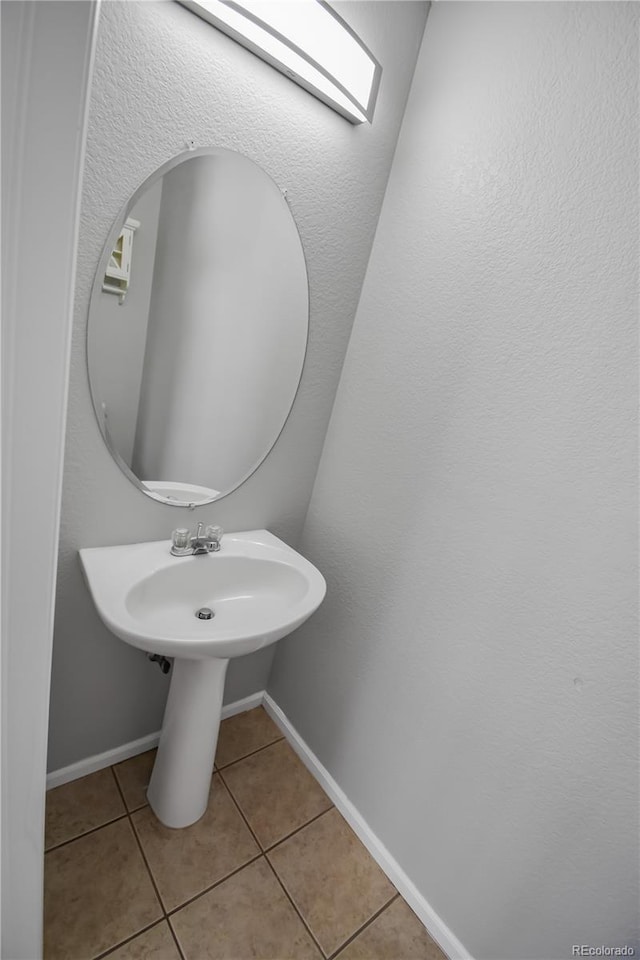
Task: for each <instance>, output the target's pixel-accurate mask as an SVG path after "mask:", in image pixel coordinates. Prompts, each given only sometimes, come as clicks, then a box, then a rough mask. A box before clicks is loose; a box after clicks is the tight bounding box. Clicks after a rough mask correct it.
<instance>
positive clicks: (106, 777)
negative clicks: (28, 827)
mask: <svg viewBox="0 0 640 960" xmlns="http://www.w3.org/2000/svg"><path fill="white" fill-rule="evenodd" d="M125 812H126V811H125V809H124V806H123V803H122V798H121V797H120V794H119V792H118V788H117V786H116V783H115V780H114V779H113V774H112V773H111V770H110V769H109V768H107V769H106V770H98V771H97V773H90V774H89V776H88V777H81V779H80V780H73V781H72V782H71V783H64V784H63V785H62V786H61V787H55V788H54V789H53V790H49V791H48V792H47V812H46V827H45V849H46V850H49V849H50V848H51V847H55V846H57V844H59V843H64V842H65V840H72V839H73V838H74V837H79V836H80V835H81V834H83V833H86V832H87V830H93V829H94V828H95V827H100V826H102V824H103V823H109V821H111V820H115V819H116V818H117V817H121V816H123V815H124V814H125Z"/></svg>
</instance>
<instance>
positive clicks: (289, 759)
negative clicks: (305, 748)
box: [222, 740, 331, 849]
mask: <svg viewBox="0 0 640 960" xmlns="http://www.w3.org/2000/svg"><path fill="white" fill-rule="evenodd" d="M222 777H223V778H224V781H225V783H226V784H227V786H228V787H229V790H230V791H231V793H232V794H233V796H234V797H235V799H236V800H237V802H238V804H239V805H240V807H241V809H242V812H243V813H244V815H245V817H246V818H247V820H248V821H249V823H250V825H251V829H252V830H253V831H254V833H255V834H256V836H257V838H258V840H259V841H260V843H261V844H262V846H263V847H264V848H265V849H266V848H267V847H270V846H272V845H273V844H274V843H277V842H278V840H282V839H283V837H286V836H287V835H288V834H289V833H292V831H293V830H297V828H298V827H301V826H303V825H304V824H305V823H308V822H309V820H311V819H312V818H313V817H316V816H317V815H318V814H319V813H322V811H323V810H328V809H329V807H330V806H331V800H329V798H328V796H327V795H326V793H325V792H324V790H323V789H322V788H321V787H320V786H319V785H318V783H317V782H316V781H315V780H314V778H313V777H312V776H311V774H310V773H309V771H308V770H307V769H306V767H305V765H304V764H303V763H302V761H301V760H300V759H299V758H298V757H297V756H296V754H295V753H294V752H293V750H292V749H291V747H290V746H289V744H288V743H287V742H286V740H280V741H278V743H273V744H272V745H271V746H270V747H265V749H264V750H260V752H259V753H254V754H253V755H252V756H250V757H245V759H244V760H239V761H238V762H237V763H234V764H233V765H232V766H230V767H225V768H224V770H223V771H222Z"/></svg>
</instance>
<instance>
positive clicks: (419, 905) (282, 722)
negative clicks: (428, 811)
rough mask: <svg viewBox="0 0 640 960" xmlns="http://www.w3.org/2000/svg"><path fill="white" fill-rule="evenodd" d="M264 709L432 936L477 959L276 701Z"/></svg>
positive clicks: (449, 949) (457, 958) (459, 958)
mask: <svg viewBox="0 0 640 960" xmlns="http://www.w3.org/2000/svg"><path fill="white" fill-rule="evenodd" d="M263 702H264V708H265V710H266V711H267V713H268V714H269V716H270V717H271V719H272V720H273V721H274V722H275V723H276V724H277V725H278V726H279V727H280V729H281V730H282V732H283V733H284V735H285V737H286V738H287V740H288V741H289V743H290V744H291V746H292V747H293V749H294V750H295V752H296V753H297V754H298V756H299V757H300V759H301V760H302V762H303V763H304V765H305V766H306V768H307V770H308V771H309V772H310V773H311V774H312V775H313V776H314V777H315V779H316V780H317V781H318V783H319V784H320V786H321V787H322V789H323V790H324V791H325V793H326V794H328V796H330V797H331V799H332V800H333V802H334V804H335V805H336V807H337V809H338V810H339V811H340V813H341V814H342V816H343V817H344V818H345V820H346V821H347V823H348V824H349V826H350V827H351V829H352V830H353V832H354V833H355V834H356V835H357V836H358V837H359V839H360V840H361V841H362V843H363V844H364V846H365V847H366V848H367V850H368V851H369V853H370V854H371V856H372V857H373V859H374V860H375V861H376V863H377V864H378V866H379V867H380V868H381V870H383V871H384V872H385V873H386V875H387V876H388V878H389V880H391V882H392V883H393V885H394V886H395V887H396V888H397V890H398V892H399V893H400V894H401V895H402V897H403V899H404V900H406V902H407V903H408V904H409V906H410V907H411V909H412V910H413V912H414V913H415V914H416V916H417V917H418V918H419V920H420V921H421V922H422V923H423V924H424V926H425V928H426V930H427V932H428V934H429V936H431V937H432V938H433V939H434V940H435V941H436V943H437V944H438V945H439V947H440V948H441V949H442V950H443V951H444V953H446V955H447V957H449V960H473V958H472V956H471V954H470V953H469V951H468V950H467V949H466V947H464V945H463V944H462V943H460V941H459V940H458V938H457V937H456V936H455V935H454V934H453V933H452V931H451V930H450V929H449V927H448V926H447V925H446V923H445V922H444V920H443V919H442V918H441V917H440V916H438V914H437V913H436V911H435V910H434V909H433V907H432V906H431V905H430V904H429V903H428V902H427V901H426V900H425V898H424V897H423V896H422V894H421V893H420V891H419V890H418V889H417V887H416V886H415V884H414V883H413V882H412V881H411V880H410V879H409V877H408V876H407V875H406V873H405V872H404V870H403V869H402V867H401V866H400V864H399V863H398V862H397V860H395V859H394V858H393V857H392V856H391V854H390V853H389V851H388V850H387V848H386V847H385V846H384V844H383V843H382V842H381V841H380V840H379V839H378V837H377V836H376V834H375V833H374V832H373V830H372V829H371V827H370V826H369V824H368V823H367V822H366V820H365V819H364V818H363V817H362V815H361V814H360V813H359V812H358V810H357V809H356V808H355V807H354V805H353V804H352V803H351V801H350V800H349V799H348V797H347V796H346V794H345V793H344V792H343V791H342V790H341V788H340V787H339V786H338V784H337V783H336V781H335V780H334V779H333V777H332V776H331V774H330V773H329V771H328V770H327V769H326V768H325V767H324V766H323V765H322V764H321V763H320V761H319V760H318V758H317V757H316V755H315V754H314V753H313V751H312V750H311V749H310V748H309V747H308V746H307V744H306V743H305V742H304V740H303V739H302V737H301V736H300V734H299V733H298V732H297V730H296V729H295V728H294V727H293V725H292V724H291V721H290V720H289V718H288V717H287V716H286V715H285V714H284V713H283V711H282V710H281V709H280V707H279V706H278V704H277V703H276V702H275V700H272V698H271V697H270V696H269V694H268V693H266V691H265V694H264V701H263Z"/></svg>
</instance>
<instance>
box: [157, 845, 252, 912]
mask: <svg viewBox="0 0 640 960" xmlns="http://www.w3.org/2000/svg"><path fill="white" fill-rule="evenodd" d="M263 856H264V854H263V853H256V855H255V857H252V858H251V860H247V861H246V863H242V864H241V865H240V866H239V867H236V868H235V870H232V871H231V873H226V874H225V875H224V877H220V879H219V880H216V881H215V883H212V884H210V885H209V886H208V887H205V888H204V890H200V891H198V893H194V895H193V896H192V897H189V899H188V900H185V901H184V903H179V904H178V906H177V907H172V908H171V910H169V912H168V913H167V920H171V917H174V916H175V915H176V913H179V912H180V911H181V910H182V908H183V907H188V906H189V905H190V904H192V903H193V902H194V900H199V899H200V897H203V896H204V895H205V893H211V891H212V890H214V889H215V888H216V887H219V886H220V884H221V883H224V882H225V881H226V880H230V879H231V877H235V875H236V873H240V871H241V870H244V868H245V867H249V866H250V865H251V864H252V863H255V862H256V860H260V858H261V857H263Z"/></svg>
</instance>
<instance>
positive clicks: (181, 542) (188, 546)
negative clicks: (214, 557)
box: [171, 523, 224, 557]
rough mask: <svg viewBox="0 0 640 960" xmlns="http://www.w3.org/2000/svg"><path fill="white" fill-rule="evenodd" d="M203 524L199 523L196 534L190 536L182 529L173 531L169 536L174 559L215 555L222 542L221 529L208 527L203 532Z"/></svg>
mask: <svg viewBox="0 0 640 960" xmlns="http://www.w3.org/2000/svg"><path fill="white" fill-rule="evenodd" d="M203 529H204V523H199V524H198V527H197V529H196V532H195V534H194V535H193V536H190V534H189V531H188V530H187V529H185V528H184V527H182V528H180V529H178V530H174V531H173V533H172V535H171V540H172V542H171V553H172V554H173V556H174V557H188V556H194V557H197V556H200V555H201V554H205V553H217V551H218V550H219V549H220V541H221V540H222V534H223V532H224V531H223V529H222V527H216V526H208V527H207V528H206V530H204V533H203Z"/></svg>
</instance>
